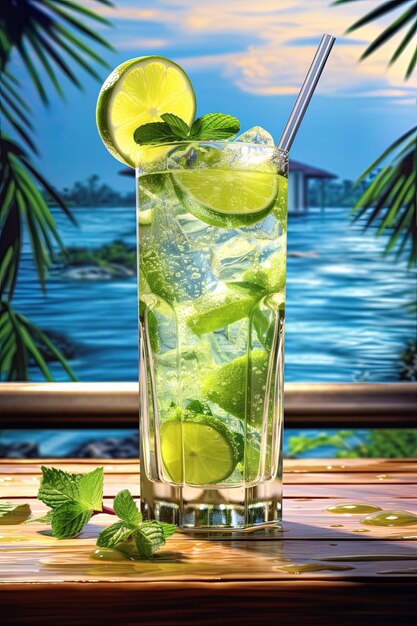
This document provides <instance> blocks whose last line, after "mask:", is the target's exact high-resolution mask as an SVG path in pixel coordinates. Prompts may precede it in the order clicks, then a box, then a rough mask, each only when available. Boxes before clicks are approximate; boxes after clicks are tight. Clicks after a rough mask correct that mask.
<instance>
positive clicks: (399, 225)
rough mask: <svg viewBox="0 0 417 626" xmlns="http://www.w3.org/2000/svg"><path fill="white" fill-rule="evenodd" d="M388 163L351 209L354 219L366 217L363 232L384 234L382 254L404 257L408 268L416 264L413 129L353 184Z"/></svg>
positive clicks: (416, 148)
mask: <svg viewBox="0 0 417 626" xmlns="http://www.w3.org/2000/svg"><path fill="white" fill-rule="evenodd" d="M388 158H389V159H390V162H389V163H388V165H386V166H385V167H384V168H383V169H382V171H380V172H379V173H378V174H377V176H376V177H375V178H374V180H373V181H372V183H371V185H370V186H369V187H368V189H367V190H366V191H365V192H364V193H363V194H362V196H361V198H360V199H359V200H358V202H357V203H356V205H355V207H354V208H353V211H352V213H353V214H354V219H355V220H357V219H359V218H362V217H366V218H367V219H366V222H365V228H369V227H370V226H377V231H376V234H377V235H381V234H384V233H385V234H387V235H388V240H387V244H386V247H385V254H389V253H391V252H393V251H394V250H396V256H397V258H399V257H401V256H402V255H403V254H404V253H405V254H406V257H407V260H408V264H409V266H410V267H411V266H414V265H415V264H416V263H417V126H416V127H414V128H412V129H411V130H410V131H408V132H407V133H405V134H404V135H403V136H402V137H400V139H398V140H397V141H395V142H394V143H393V144H392V145H391V146H389V148H387V150H385V151H384V152H383V154H382V155H381V156H380V157H378V158H377V159H376V160H375V161H374V163H373V164H372V165H371V166H369V167H368V168H367V169H366V170H365V172H364V173H363V174H362V175H361V176H360V178H359V179H358V181H357V182H356V184H359V182H362V181H363V180H364V179H366V178H367V176H368V175H369V174H370V173H371V172H372V171H374V170H375V168H377V167H379V166H380V165H381V164H382V163H383V162H384V161H385V160H386V159H388Z"/></svg>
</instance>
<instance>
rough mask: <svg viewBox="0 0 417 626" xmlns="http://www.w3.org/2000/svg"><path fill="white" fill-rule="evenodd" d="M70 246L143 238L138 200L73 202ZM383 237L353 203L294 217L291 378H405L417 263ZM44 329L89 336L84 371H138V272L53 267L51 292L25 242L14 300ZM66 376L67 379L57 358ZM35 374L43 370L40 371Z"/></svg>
mask: <svg viewBox="0 0 417 626" xmlns="http://www.w3.org/2000/svg"><path fill="white" fill-rule="evenodd" d="M54 213H55V215H56V219H57V222H58V225H59V230H60V232H61V235H62V237H63V240H64V242H65V244H66V245H68V246H74V245H75V246H88V247H97V246H100V245H102V244H104V243H109V242H111V241H113V240H114V239H123V240H124V241H126V242H128V243H131V244H134V242H135V215H134V211H133V210H130V209H125V208H124V209H118V208H98V209H83V208H77V209H74V214H75V216H76V218H77V220H78V223H79V227H78V228H77V227H75V226H73V225H72V224H70V223H69V222H68V220H67V219H66V218H64V217H63V216H62V215H61V214H60V213H59V212H57V211H54ZM383 248H384V241H383V240H382V239H381V238H376V237H375V236H374V234H373V233H372V232H366V233H364V232H363V227H362V226H361V225H360V224H354V225H353V224H352V223H351V220H350V217H349V215H348V210H347V209H326V211H325V212H324V213H321V212H319V211H314V212H310V213H309V214H308V215H306V216H303V217H294V218H290V221H289V228H288V249H289V252H316V253H317V255H318V256H317V257H316V258H308V257H301V258H300V257H289V259H288V282H287V302H288V305H287V327H286V367H285V378H286V380H287V381H300V382H351V381H373V382H382V381H391V380H397V379H398V359H399V355H400V354H401V352H402V350H403V349H404V346H405V344H406V343H407V341H408V340H410V339H412V338H413V337H415V335H416V321H415V318H414V316H413V315H411V314H408V313H407V312H406V310H405V309H404V308H402V307H404V305H405V304H406V303H407V302H409V301H410V300H411V299H412V298H413V296H414V294H415V285H416V273H415V272H410V271H408V270H407V269H406V266H405V263H400V264H395V263H394V262H393V261H392V260H391V259H389V258H388V259H384V258H383V257H382V251H383ZM14 304H15V307H16V309H17V310H19V311H20V312H22V313H24V314H26V315H28V316H29V317H30V319H31V320H32V321H33V322H35V323H37V324H38V325H39V326H41V327H42V328H44V329H53V330H56V331H59V332H61V333H64V334H66V335H68V336H69V337H70V338H71V339H72V340H73V341H75V342H76V344H78V345H79V346H80V350H79V353H78V356H77V358H75V359H73V360H72V361H71V365H72V367H73V368H74V370H75V371H76V373H77V375H78V377H79V379H80V380H82V381H134V380H137V376H138V374H137V315H136V282H135V280H134V279H127V280H115V281H77V280H68V279H64V278H62V277H61V276H60V275H59V274H57V273H52V274H51V276H50V278H49V280H48V291H47V295H46V296H45V295H43V294H42V293H41V291H40V290H39V288H38V282H37V279H36V274H35V272H34V269H33V266H32V264H31V260H30V252H29V246H28V244H27V243H26V244H25V249H24V258H23V262H22V265H21V269H20V275H19V282H18V288H17V292H16V297H15V301H14ZM51 369H52V370H53V373H54V375H55V376H56V379H57V380H67V376H66V374H65V373H63V372H62V370H61V369H60V368H59V367H58V366H56V365H52V368H51ZM33 379H34V380H41V376H40V375H39V374H38V373H37V372H35V371H34V372H33Z"/></svg>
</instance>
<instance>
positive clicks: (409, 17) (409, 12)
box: [333, 0, 417, 80]
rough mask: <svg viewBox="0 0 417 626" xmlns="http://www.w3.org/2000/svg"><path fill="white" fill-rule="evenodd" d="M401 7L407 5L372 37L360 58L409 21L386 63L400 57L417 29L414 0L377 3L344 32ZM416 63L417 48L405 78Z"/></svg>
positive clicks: (348, 0)
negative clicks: (409, 25)
mask: <svg viewBox="0 0 417 626" xmlns="http://www.w3.org/2000/svg"><path fill="white" fill-rule="evenodd" d="M359 1H360V0H336V2H333V4H334V5H340V4H347V3H348V2H359ZM402 7H404V8H405V7H408V8H406V10H405V11H403V13H401V14H400V15H398V16H397V17H395V18H394V19H393V21H392V22H391V24H389V26H388V27H387V28H385V29H384V30H383V31H382V32H381V33H380V34H379V35H378V37H376V39H374V41H372V42H371V44H370V45H369V46H368V47H367V48H366V50H365V51H364V52H363V54H362V56H361V60H362V59H366V58H367V57H369V56H370V55H371V54H373V53H374V52H375V51H376V50H378V49H379V48H380V47H381V46H383V45H384V44H385V43H386V42H387V41H389V40H390V39H391V37H393V36H394V35H396V34H397V33H399V32H400V31H402V30H403V29H404V28H406V27H407V26H408V24H409V23H411V28H410V29H409V30H408V32H407V33H406V34H405V36H404V38H403V39H402V41H401V42H400V43H399V44H398V46H397V48H396V50H395V52H394V54H393V55H392V57H391V59H390V60H389V63H388V64H389V65H392V64H393V63H395V62H396V61H397V59H398V58H399V57H400V55H401V54H402V53H403V52H404V50H405V49H406V47H407V46H408V44H409V43H410V42H411V41H412V39H413V36H414V34H415V32H416V30H417V4H416V2H415V0H389V1H388V2H384V3H382V4H379V6H377V7H376V8H375V9H373V10H372V11H370V12H369V13H367V14H366V15H364V16H363V17H361V18H360V19H359V20H357V21H356V22H354V24H352V26H350V27H349V28H348V30H347V31H346V32H348V33H351V32H353V31H356V30H358V29H359V28H362V27H363V26H366V25H367V24H370V23H372V22H374V21H375V20H378V19H379V18H380V17H384V16H386V15H388V14H390V13H391V12H393V11H397V10H398V9H400V8H402ZM416 63H417V49H416V50H415V52H414V53H413V56H412V58H411V61H410V64H409V66H408V68H407V70H406V74H405V79H406V80H407V79H408V78H409V77H410V76H411V74H412V72H413V71H414V68H415V66H416Z"/></svg>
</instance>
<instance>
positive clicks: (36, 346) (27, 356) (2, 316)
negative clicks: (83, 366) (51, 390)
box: [0, 300, 77, 381]
mask: <svg viewBox="0 0 417 626" xmlns="http://www.w3.org/2000/svg"><path fill="white" fill-rule="evenodd" d="M46 351H49V352H51V353H52V355H53V356H54V357H55V359H56V360H57V361H58V362H59V364H60V365H61V367H62V368H63V369H64V371H65V372H66V373H67V374H68V376H69V378H70V379H71V380H77V377H76V376H75V374H74V372H73V370H72V369H71V366H70V365H69V363H68V361H67V360H66V358H65V356H64V355H63V354H62V352H61V351H60V350H58V348H57V347H56V346H54V344H53V343H52V341H51V340H50V338H49V337H48V336H47V335H46V333H44V332H43V331H42V330H41V329H40V328H38V327H37V326H36V325H35V324H33V323H32V322H31V321H30V320H29V319H28V318H27V317H25V316H24V315H22V314H20V313H17V312H16V311H14V310H13V308H12V306H11V304H10V302H6V301H3V300H2V301H1V303H0V367H1V379H2V380H4V379H6V380H7V381H17V380H28V379H29V371H28V370H29V364H30V363H31V362H32V363H33V364H34V365H35V366H36V367H37V368H38V369H39V370H40V371H41V373H42V375H43V376H44V378H45V379H46V380H49V381H53V380H54V377H53V375H52V373H51V371H50V369H49V366H48V363H47V361H46V359H45V356H44V353H45V352H46Z"/></svg>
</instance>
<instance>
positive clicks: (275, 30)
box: [95, 0, 417, 100]
mask: <svg viewBox="0 0 417 626" xmlns="http://www.w3.org/2000/svg"><path fill="white" fill-rule="evenodd" d="M148 1H149V5H148V6H145V7H141V8H137V6H135V5H136V2H133V0H131V2H132V4H128V3H125V4H123V5H121V6H117V7H116V8H115V9H112V8H110V7H106V6H101V7H99V11H100V13H101V14H102V15H105V16H106V17H108V18H109V19H112V20H116V21H117V20H128V21H129V22H133V23H134V22H136V23H141V22H142V23H144V22H146V23H147V25H148V26H147V34H149V24H150V23H153V24H154V25H155V31H156V34H155V37H153V36H149V37H147V38H146V39H145V40H143V44H142V48H146V49H150V48H152V49H154V48H156V47H157V46H156V45H154V44H155V42H158V41H161V46H160V47H164V48H165V49H166V48H168V47H169V46H171V47H174V48H175V46H176V45H177V44H178V41H181V50H182V51H183V52H182V55H183V58H182V59H181V60H180V62H182V63H183V65H184V66H185V68H186V69H191V68H194V69H196V70H198V71H207V70H211V69H216V70H217V71H218V72H219V73H220V74H221V75H223V76H225V77H227V78H229V79H230V80H232V81H233V82H234V84H235V85H236V86H237V87H238V88H240V89H241V90H243V91H246V92H250V93H257V94H265V95H276V94H292V93H297V92H298V90H299V87H300V84H301V82H302V80H303V78H304V76H305V73H306V71H307V69H308V65H309V63H310V60H311V59H312V57H313V55H314V51H315V48H316V46H317V44H318V42H319V40H320V35H321V33H322V32H323V31H326V30H327V31H330V32H332V33H334V34H335V35H336V36H337V41H336V45H335V47H334V50H333V52H332V55H331V57H330V60H329V62H328V65H327V67H326V71H325V73H324V74H323V77H322V79H321V81H320V86H319V92H320V93H321V94H324V95H328V96H335V97H347V96H350V95H355V96H356V97H358V96H365V95H366V96H367V97H369V96H375V97H379V98H388V97H389V98H390V99H392V98H397V99H402V98H407V99H408V100H409V99H410V89H413V88H414V89H415V87H416V86H417V79H416V78H415V77H414V78H412V79H410V80H409V81H408V82H407V83H405V82H404V74H405V71H406V61H407V52H405V53H404V54H403V55H402V57H400V59H399V61H398V62H397V63H396V64H395V65H393V66H391V67H390V68H389V69H387V67H386V66H387V61H388V59H389V58H390V56H391V55H392V53H393V50H394V49H395V47H396V45H398V38H396V37H394V38H392V39H391V40H390V41H389V42H388V44H387V46H386V47H385V48H383V49H382V50H380V51H378V52H377V53H376V54H375V55H374V56H371V57H370V58H369V59H366V60H365V61H363V62H362V63H359V62H358V59H359V57H360V55H361V53H362V52H363V50H364V49H365V47H366V46H367V45H368V44H369V43H370V42H371V41H372V40H373V39H375V37H376V36H377V35H378V34H379V33H380V32H381V30H382V29H383V28H384V26H386V25H387V23H389V21H390V20H391V19H392V16H388V17H385V18H382V19H380V20H379V21H378V23H377V24H376V25H375V24H369V25H367V26H366V27H364V28H362V29H360V30H359V31H358V35H360V37H361V38H358V37H354V36H352V37H351V36H348V35H346V34H345V31H346V29H347V28H348V27H349V26H350V25H351V24H352V23H353V22H354V21H355V20H356V19H357V18H358V17H359V16H362V15H364V14H365V13H366V12H368V11H369V10H371V9H372V8H374V6H375V5H374V2H372V1H369V0H368V1H362V2H360V3H353V4H350V3H349V4H348V5H346V6H345V5H340V6H338V7H331V6H329V4H328V0H309V2H308V3H307V2H305V1H303V0H280V1H279V2H277V0H263V1H262V3H256V2H254V1H253V0H228V1H226V0H201V1H199V2H195V1H194V0H153V1H151V0H148ZM357 5H360V6H357ZM95 10H97V6H96V5H95ZM139 28H140V26H139V25H138V29H139ZM161 28H163V30H164V32H163V37H160V36H158V34H161V33H160V31H161ZM231 35H233V36H234V37H237V38H238V40H239V41H241V46H240V47H241V49H240V50H239V51H237V52H226V53H223V54H219V53H214V54H210V55H207V54H205V53H204V54H199V53H198V52H196V51H198V49H199V39H201V38H203V37H204V39H207V38H208V39H210V40H211V41H212V49H213V50H216V47H217V50H219V49H221V48H222V46H223V43H224V41H226V40H227V37H230V36H231ZM400 40H401V39H400ZM248 42H249V43H248ZM129 44H131V45H132V49H139V48H140V46H141V39H140V37H137V38H136V37H135V38H134V39H131V40H130V41H129V40H127V41H125V42H123V44H122V46H120V45H119V47H123V48H128V47H129ZM146 46H147V47H146ZM184 51H185V52H184ZM188 51H189V52H188Z"/></svg>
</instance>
